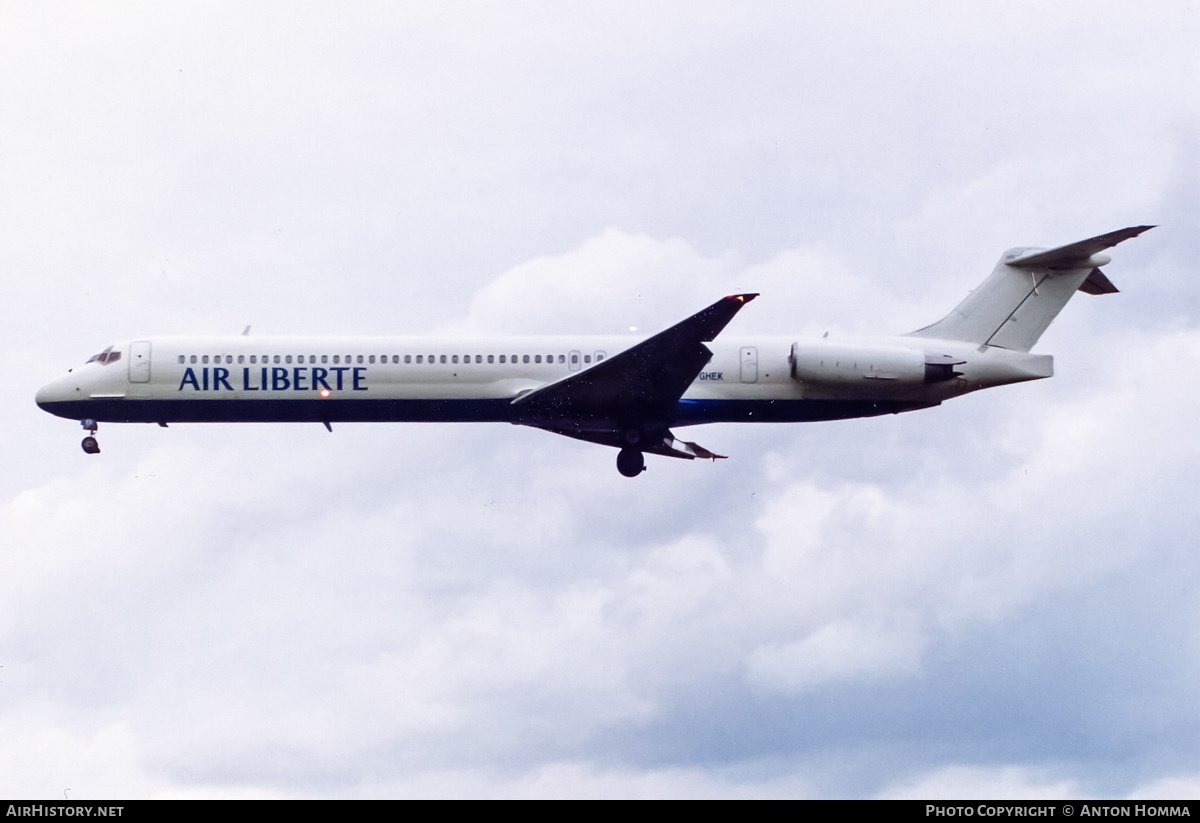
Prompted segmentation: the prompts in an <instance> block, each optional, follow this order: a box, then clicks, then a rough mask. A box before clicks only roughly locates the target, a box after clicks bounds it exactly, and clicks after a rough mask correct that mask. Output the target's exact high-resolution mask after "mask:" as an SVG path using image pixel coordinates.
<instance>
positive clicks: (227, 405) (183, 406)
mask: <svg viewBox="0 0 1200 823" xmlns="http://www.w3.org/2000/svg"><path fill="white" fill-rule="evenodd" d="M40 405H41V407H42V409H44V410H45V411H48V412H50V413H51V414H55V415H58V416H59V417H65V418H68V419H71V420H84V419H87V418H91V419H93V420H96V421H99V422H102V423H323V422H330V423H384V422H390V423H403V422H413V423H420V422H424V423H434V422H438V423H486V422H491V423H529V424H534V425H537V424H546V425H552V424H554V423H555V422H556V419H554V418H545V417H538V418H536V419H535V418H527V417H525V416H523V415H521V414H520V408H519V407H514V406H513V405H512V404H511V403H510V402H509V401H508V400H506V399H503V398H501V399H494V400H385V399H376V400H365V399H357V398H355V399H328V400H321V399H314V400H304V399H295V400H292V399H289V400H268V399H262V400H221V399H213V400H127V399H111V400H75V401H69V402H61V403H43V404H40ZM930 405H937V404H930V403H912V402H899V401H871V400H681V401H679V403H678V404H677V405H676V407H675V414H674V419H673V420H671V421H669V423H668V425H674V426H694V425H700V424H703V423H802V422H811V421H818V420H842V419H847V418H853V417H874V416H876V415H881V414H895V413H897V412H903V411H911V410H913V409H920V408H927V407H928V406H930ZM559 422H564V423H565V422H569V421H559Z"/></svg>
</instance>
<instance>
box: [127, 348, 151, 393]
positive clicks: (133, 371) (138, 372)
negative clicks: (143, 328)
mask: <svg viewBox="0 0 1200 823" xmlns="http://www.w3.org/2000/svg"><path fill="white" fill-rule="evenodd" d="M129 382H130V383H149V382H150V341H149V340H139V341H137V342H136V343H133V344H132V345H131V346H130V347H129Z"/></svg>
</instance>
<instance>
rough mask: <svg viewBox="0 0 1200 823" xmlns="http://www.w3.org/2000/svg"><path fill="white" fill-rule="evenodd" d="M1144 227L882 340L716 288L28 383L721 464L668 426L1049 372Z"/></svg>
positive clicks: (203, 345)
mask: <svg viewBox="0 0 1200 823" xmlns="http://www.w3.org/2000/svg"><path fill="white" fill-rule="evenodd" d="M1151 228H1153V226H1132V227H1129V228H1125V229H1120V230H1119V231H1114V232H1109V233H1108V234H1102V235H1099V236H1097V237H1092V238H1089V239H1087V240H1082V241H1080V242H1077V243H1071V244H1069V245H1065V246H1059V247H1057V248H1053V249H1049V250H1045V249H1037V248H1025V247H1019V248H1012V249H1009V250H1008V251H1006V252H1005V253H1004V254H1003V255H1002V256H1001V258H1000V261H999V262H998V263H997V264H996V267H995V269H994V270H993V271H992V273H991V275H989V276H988V277H987V279H985V280H984V281H983V283H982V285H980V286H979V287H977V288H976V289H975V290H974V291H972V292H971V293H970V294H969V295H967V297H966V298H965V299H964V300H963V301H962V302H961V303H960V304H959V305H958V306H957V307H956V308H955V309H954V310H953V311H951V312H950V313H949V314H947V315H946V316H945V317H943V318H942V319H941V320H938V321H937V322H936V323H933V324H932V325H929V326H926V327H924V328H922V329H918V330H916V331H913V332H909V333H908V334H904V335H901V336H898V337H890V338H873V339H846V340H841V339H831V338H829V336H828V333H826V336H825V337H823V338H820V339H816V340H811V341H796V340H794V339H793V338H792V337H779V336H774V337H753V338H744V339H738V340H736V341H725V340H722V341H721V342H719V343H718V342H716V338H717V336H718V335H719V334H720V333H721V332H722V330H724V328H725V327H726V325H728V324H729V322H730V321H731V320H733V318H734V316H735V315H736V314H737V313H738V312H739V311H740V310H741V309H742V308H743V307H744V306H745V305H746V304H747V303H749V302H750V301H751V300H754V299H755V298H756V297H758V294H756V293H745V294H734V295H730V296H728V297H724V298H722V299H720V300H718V301H717V302H715V303H713V304H712V305H711V306H709V307H708V308H706V309H704V310H702V311H700V312H698V313H696V314H694V315H692V316H691V317H688V318H687V319H686V320H683V321H682V322H680V323H677V324H675V325H674V326H671V327H670V328H668V329H666V330H665V331H662V332H659V333H658V334H656V335H653V336H652V337H649V338H645V339H641V340H638V339H635V338H628V337H591V336H558V337H507V338H488V339H485V338H450V337H446V338H422V337H252V336H249V334H248V333H249V327H247V328H246V331H245V332H243V334H242V335H241V336H225V337H155V338H150V337H143V338H135V339H133V340H129V341H126V342H123V343H120V344H117V345H113V346H109V347H108V348H106V349H104V351H102V352H100V353H99V354H96V355H94V356H93V357H91V358H90V359H89V360H88V361H87V362H86V363H85V364H84V365H83V366H82V367H80V368H77V369H72V370H70V371H69V372H68V373H67V374H66V375H65V376H63V377H60V378H59V379H57V380H55V381H53V382H51V383H49V384H47V385H46V386H44V387H43V388H42V389H41V390H40V391H38V393H37V398H36V400H37V404H38V406H39V407H41V408H42V409H43V410H45V411H47V412H49V413H51V414H54V415H57V416H59V417H65V418H69V419H74V420H79V421H81V425H82V426H83V428H84V430H85V431H86V432H87V436H86V437H84V439H83V443H82V446H83V450H84V452H86V453H88V454H97V453H99V451H100V447H99V444H98V443H97V441H96V438H95V434H96V431H97V429H98V428H99V423H100V422H118V423H157V424H158V425H160V426H163V427H166V426H167V425H168V424H169V423H201V422H204V423H208V422H225V423H233V422H259V423H274V422H307V423H322V424H324V426H325V427H326V428H327V429H329V430H330V431H333V427H332V424H333V423H348V422H384V421H387V422H418V421H424V422H485V421H486V422H508V423H513V424H517V425H524V426H532V427H535V428H539V429H544V430H546V431H550V432H554V433H555V434H561V435H566V436H567V437H573V438H577V439H580V440H585V441H589V442H592V443H599V444H602V445H605V446H612V447H615V448H616V449H618V453H617V469H618V471H620V473H621V474H622V475H624V476H626V477H636V476H638V475H639V474H641V473H642V471H644V470H645V468H646V462H645V455H646V454H655V455H663V456H667V457H677V458H683V459H688V460H694V459H696V458H703V459H711V460H713V461H715V460H717V459H719V458H723V457H724V455H719V454H716V453H715V452H712V451H709V450H708V449H706V448H704V447H702V446H700V445H698V444H696V443H693V442H690V441H685V440H681V439H679V438H677V437H676V436H675V434H674V433H673V432H672V429H673V428H682V427H684V426H694V425H700V424H703V423H717V422H755V423H784V422H802V421H816V420H837V419H846V418H856V417H874V416H877V415H883V414H897V413H900V412H907V411H914V410H916V409H925V408H929V407H931V406H937V405H939V404H941V403H942V402H943V401H944V400H948V399H950V398H953V397H958V396H960V395H963V394H967V393H969V392H973V391H977V390H979V389H986V388H991V387H993V386H1001V385H1005V384H1008V383H1019V382H1022V381H1026V380H1038V379H1041V378H1045V377H1051V376H1052V375H1053V374H1054V359H1053V357H1051V356H1050V355H1046V354H1032V353H1031V352H1030V350H1031V349H1032V348H1033V346H1034V344H1035V343H1037V341H1038V338H1039V337H1041V335H1042V333H1043V332H1044V331H1045V330H1046V328H1047V327H1048V326H1049V325H1050V323H1051V321H1053V320H1054V318H1055V316H1056V315H1057V314H1058V313H1059V311H1061V310H1062V308H1063V307H1064V306H1065V305H1066V303H1067V301H1068V300H1069V299H1070V298H1071V296H1072V295H1073V294H1074V293H1075V292H1076V291H1082V292H1084V293H1086V294H1112V293H1115V292H1116V291H1117V288H1116V287H1115V286H1114V285H1113V284H1112V282H1111V281H1110V280H1109V279H1108V278H1107V277H1106V276H1105V275H1104V273H1103V272H1102V271H1101V270H1100V267H1101V266H1104V265H1106V264H1108V263H1109V262H1110V260H1111V258H1110V257H1109V255H1107V254H1105V253H1104V251H1105V250H1106V249H1109V248H1111V247H1113V246H1115V245H1117V244H1118V243H1121V242H1122V241H1125V240H1128V239H1130V238H1132V237H1136V236H1137V235H1139V234H1141V233H1142V232H1144V231H1147V230H1148V229H1151Z"/></svg>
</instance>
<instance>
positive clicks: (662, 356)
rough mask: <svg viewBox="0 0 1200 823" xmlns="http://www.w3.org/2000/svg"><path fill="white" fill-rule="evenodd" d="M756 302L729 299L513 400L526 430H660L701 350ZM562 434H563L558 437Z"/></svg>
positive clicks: (704, 355)
mask: <svg viewBox="0 0 1200 823" xmlns="http://www.w3.org/2000/svg"><path fill="white" fill-rule="evenodd" d="M755 297H758V295H757V294H734V295H730V296H729V297H725V298H722V299H720V300H718V301H717V302H716V303H713V304H712V305H711V306H709V307H708V308H706V309H704V310H703V311H701V312H698V313H696V314H693V315H692V316H691V317H689V318H688V319H686V320H684V321H682V322H680V323H676V324H675V325H674V326H671V328H669V329H667V330H666V331H662V332H659V333H658V334H656V335H654V336H653V337H651V338H649V339H647V340H643V341H642V342H641V343H638V344H637V345H636V346H634V347H633V348H630V349H626V350H625V351H623V352H621V353H620V354H615V355H613V356H612V357H609V358H608V359H606V360H602V361H601V362H599V363H597V364H596V365H594V366H592V367H591V368H589V369H587V370H585V371H581V372H579V373H577V374H573V375H570V376H569V377H565V378H563V379H562V380H559V381H557V382H554V383H551V384H549V385H547V386H543V387H542V388H540V389H535V390H534V391H531V392H528V393H526V394H523V395H521V396H520V397H518V398H516V399H515V400H513V406H514V407H516V411H517V413H518V417H519V418H521V422H524V423H526V424H527V425H532V426H538V427H540V428H549V429H551V430H557V429H558V427H559V425H561V424H566V425H567V426H570V427H571V428H573V429H578V427H581V426H582V427H584V428H588V429H591V428H593V426H592V425H588V424H596V426H595V427H596V428H597V429H600V430H604V429H608V430H612V429H613V428H615V427H620V426H631V427H637V428H645V427H647V426H665V425H666V424H667V423H668V422H669V421H670V419H671V415H672V412H673V410H674V408H675V404H676V403H677V402H678V401H679V398H680V397H682V396H683V393H684V392H685V391H687V388H688V386H690V385H691V384H692V381H693V380H695V379H696V375H698V374H699V373H700V370H701V369H703V368H704V366H705V365H706V364H707V363H708V361H709V360H711V359H712V351H711V350H710V349H709V348H708V347H707V346H705V345H704V344H705V343H706V342H710V341H712V340H713V339H715V338H716V336H717V335H718V334H720V333H721V330H722V329H724V328H725V326H726V325H728V323H729V321H730V320H732V319H733V317H734V315H735V314H737V313H738V310H740V309H741V308H742V306H744V305H745V304H746V303H748V302H750V301H751V300H753V299H754V298H755ZM559 433H565V432H561V431H560V432H559Z"/></svg>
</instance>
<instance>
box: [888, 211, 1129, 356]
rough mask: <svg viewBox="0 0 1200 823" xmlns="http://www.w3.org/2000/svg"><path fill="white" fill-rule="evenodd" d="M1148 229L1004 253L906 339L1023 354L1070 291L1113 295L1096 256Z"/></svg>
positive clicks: (1103, 258) (1101, 256) (1103, 256)
mask: <svg viewBox="0 0 1200 823" xmlns="http://www.w3.org/2000/svg"><path fill="white" fill-rule="evenodd" d="M1151 228H1153V226H1132V227H1130V228H1127V229H1121V230H1119V231H1114V232H1109V233H1108V234H1102V235H1099V236H1097V237H1092V238H1089V239H1087V240H1081V241H1079V242H1078V243H1071V244H1070V245H1067V246H1059V247H1058V248H1056V249H1049V250H1043V249H1027V248H1016V249H1009V250H1008V251H1007V252H1005V253H1004V256H1003V257H1001V258H1000V262H999V263H997V264H996V268H995V269H993V270H992V273H991V275H989V276H988V278H987V279H986V280H984V281H983V283H982V284H981V285H980V286H979V287H978V288H976V289H975V290H974V291H972V292H971V293H970V294H968V295H967V297H966V299H965V300H963V301H962V302H961V303H959V304H958V306H956V307H955V309H954V311H952V312H950V313H949V314H948V315H946V316H945V317H943V318H942V319H941V320H939V321H938V322H936V323H934V324H933V325H931V326H926V327H925V328H923V329H918V330H917V331H914V332H910V333H909V336H911V337H929V338H935V339H939V340H961V341H965V342H969V343H974V344H976V345H978V346H980V347H983V346H995V347H997V348H1002V349H1011V350H1013V351H1029V350H1030V349H1031V348H1033V346H1034V344H1035V343H1037V341H1038V338H1040V337H1041V336H1042V332H1044V331H1046V329H1047V327H1049V325H1050V323H1051V322H1052V321H1053V320H1054V318H1055V317H1056V316H1057V315H1058V313H1059V312H1060V311H1062V308H1063V306H1065V305H1066V304H1067V301H1068V300H1070V299H1071V295H1073V294H1074V293H1075V292H1076V291H1084V292H1086V293H1088V294H1111V293H1113V292H1115V291H1116V290H1117V289H1116V287H1115V286H1113V285H1112V283H1111V282H1110V281H1109V280H1108V278H1107V277H1105V276H1104V273H1103V272H1101V271H1100V269H1099V267H1100V266H1103V265H1105V264H1107V263H1108V262H1109V260H1110V258H1109V257H1108V255H1106V254H1102V253H1101V252H1103V251H1104V250H1105V249H1108V248H1111V247H1113V246H1115V245H1117V244H1118V243H1120V242H1121V241H1123V240H1128V239H1129V238H1131V237H1136V236H1138V235H1139V234H1141V233H1142V232H1144V231H1146V230H1147V229H1151Z"/></svg>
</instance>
